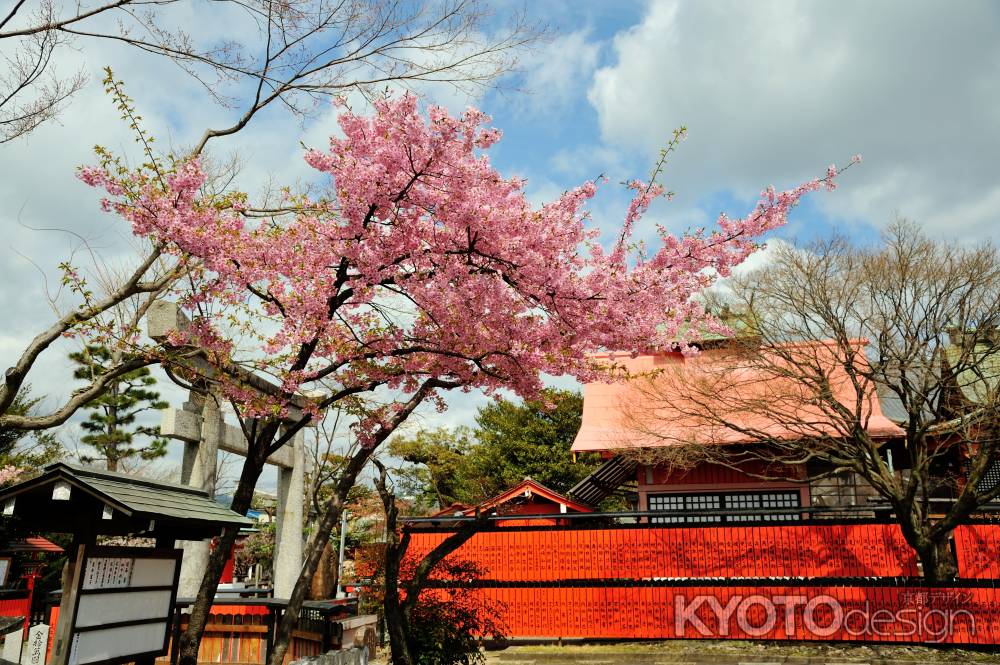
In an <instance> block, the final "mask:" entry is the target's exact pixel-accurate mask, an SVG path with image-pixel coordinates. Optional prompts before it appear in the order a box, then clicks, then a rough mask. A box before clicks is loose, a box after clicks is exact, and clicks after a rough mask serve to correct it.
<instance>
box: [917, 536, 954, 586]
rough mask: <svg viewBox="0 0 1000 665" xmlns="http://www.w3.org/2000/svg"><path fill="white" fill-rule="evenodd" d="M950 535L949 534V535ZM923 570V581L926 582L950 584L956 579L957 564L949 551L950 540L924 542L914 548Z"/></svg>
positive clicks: (946, 538)
mask: <svg viewBox="0 0 1000 665" xmlns="http://www.w3.org/2000/svg"><path fill="white" fill-rule="evenodd" d="M949 535H950V534H949ZM914 549H916V551H917V556H918V557H919V558H920V563H921V565H922V566H923V569H924V579H925V580H927V581H928V582H950V581H951V580H954V579H955V578H956V577H958V562H957V561H956V560H955V553H954V552H953V551H952V549H951V539H950V538H948V537H945V538H944V539H943V540H941V541H937V542H935V541H924V544H922V545H921V546H920V547H919V548H914Z"/></svg>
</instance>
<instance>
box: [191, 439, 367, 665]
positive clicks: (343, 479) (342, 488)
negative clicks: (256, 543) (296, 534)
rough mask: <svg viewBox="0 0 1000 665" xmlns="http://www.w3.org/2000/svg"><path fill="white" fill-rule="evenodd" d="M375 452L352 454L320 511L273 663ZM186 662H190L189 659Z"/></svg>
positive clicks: (276, 639)
mask: <svg viewBox="0 0 1000 665" xmlns="http://www.w3.org/2000/svg"><path fill="white" fill-rule="evenodd" d="M374 452H375V449H374V448H362V449H360V450H359V451H358V452H356V453H355V454H354V456H353V457H351V460H350V462H349V463H348V464H347V467H346V468H345V469H344V472H343V474H342V475H341V476H340V478H339V479H338V481H337V490H336V491H335V492H334V493H333V496H331V497H330V500H329V501H328V502H327V504H326V508H325V510H324V511H323V513H322V514H321V515H320V519H319V523H318V524H317V525H316V530H315V531H313V534H312V537H311V538H310V539H309V543H308V544H307V545H306V556H305V561H304V562H303V564H302V571H301V572H300V573H299V578H298V579H297V580H296V581H295V587H294V588H293V589H292V595H291V597H290V598H289V599H288V606H287V607H286V608H285V612H284V614H283V615H282V617H281V623H280V624H279V625H278V630H277V631H276V632H275V635H274V645H273V647H272V650H271V660H270V661H269V663H270V665H281V663H282V662H284V659H285V652H286V651H287V650H288V642H289V638H290V637H291V634H292V629H293V628H294V627H295V624H296V623H297V622H298V620H299V612H300V611H301V610H302V603H303V602H304V601H305V599H306V592H307V591H308V590H309V587H310V586H311V581H312V578H313V575H315V574H316V569H317V568H318V567H319V562H320V559H322V557H323V550H324V549H325V548H326V546H327V544H328V543H329V542H330V534H332V533H333V531H334V529H336V528H337V523H338V522H339V521H340V515H341V513H342V512H343V510H344V503H345V502H346V501H347V494H348V492H350V491H351V488H352V487H354V483H355V481H356V480H357V478H358V474H359V473H361V469H362V468H364V465H365V463H366V462H367V461H368V458H369V457H371V456H372V454H373V453H374ZM184 665H187V664H186V663H185V664H184Z"/></svg>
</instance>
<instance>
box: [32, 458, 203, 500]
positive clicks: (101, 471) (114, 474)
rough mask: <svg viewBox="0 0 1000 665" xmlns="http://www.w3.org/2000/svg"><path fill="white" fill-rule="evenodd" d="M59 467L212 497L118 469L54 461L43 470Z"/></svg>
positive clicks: (98, 476)
mask: <svg viewBox="0 0 1000 665" xmlns="http://www.w3.org/2000/svg"><path fill="white" fill-rule="evenodd" d="M59 467H65V468H67V469H69V470H70V471H71V472H72V473H73V474H75V475H78V476H84V477H86V476H90V477H92V478H103V479H105V480H112V481H116V480H118V481H125V482H127V483H129V484H132V485H145V486H146V487H152V488H155V489H170V490H173V491H175V492H186V493H188V494H194V495H196V496H204V497H206V498H212V497H209V496H208V492H206V491H205V490H202V489H198V488H197V487H192V486H191V485H184V484H183V483H174V482H170V481H168V480H153V479H152V478H145V477H143V476H131V475H129V474H127V473H120V472H118V471H108V470H105V469H95V468H93V467H86V466H80V465H78V464H70V463H69V462H54V463H52V464H49V465H48V466H46V467H45V469H44V470H45V472H49V471H55V470H57V469H58V468H59Z"/></svg>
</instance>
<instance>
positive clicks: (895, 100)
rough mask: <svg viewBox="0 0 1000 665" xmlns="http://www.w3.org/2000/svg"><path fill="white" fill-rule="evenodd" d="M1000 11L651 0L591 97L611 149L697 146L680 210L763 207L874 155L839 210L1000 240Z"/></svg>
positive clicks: (828, 199) (683, 172)
mask: <svg viewBox="0 0 1000 665" xmlns="http://www.w3.org/2000/svg"><path fill="white" fill-rule="evenodd" d="M998 28H1000V5H997V4H996V3H990V2H982V1H980V2H965V3H960V4H947V3H940V2H930V1H919V2H917V1H902V0H897V1H894V2H890V1H886V2H879V3H871V2H863V1H860V0H854V1H849V2H839V3H789V2H776V1H774V2H763V1H762V2H753V3H749V2H739V1H736V0H730V1H728V2H699V3H693V2H686V3H682V2H675V1H673V0H660V1H657V2H652V3H650V5H649V7H648V10H647V12H646V15H645V16H644V18H643V20H642V22H641V23H639V24H638V25H636V26H634V27H633V28H631V29H629V30H627V31H624V32H621V33H619V34H618V35H617V36H616V37H615V39H614V46H613V49H614V53H615V62H614V63H613V64H611V65H609V66H606V67H603V68H601V69H599V70H598V71H597V72H596V74H595V76H594V79H593V82H592V85H591V87H590V91H589V98H590V101H591V103H592V104H593V106H594V108H595V109H596V110H597V113H598V115H599V119H600V127H601V132H602V137H603V140H604V141H605V142H606V143H607V144H609V145H615V146H619V147H621V148H624V149H638V150H640V151H644V152H645V153H647V154H650V155H652V154H653V153H654V152H655V150H656V149H657V148H658V147H659V146H660V144H661V142H662V140H663V138H664V137H666V136H668V134H669V131H670V130H671V129H672V128H674V127H676V126H679V125H681V124H685V125H687V126H688V127H689V128H690V138H689V140H688V142H687V144H685V145H684V146H683V147H682V148H681V151H680V153H679V154H678V156H677V162H676V163H677V165H678V169H677V170H675V171H674V172H673V178H672V179H671V182H670V185H671V187H672V188H673V189H676V190H677V191H678V194H679V203H681V204H682V205H683V204H684V203H685V202H691V201H694V200H697V198H698V197H700V196H704V195H706V194H707V193H710V192H712V191H715V190H717V189H719V188H723V187H725V188H734V189H735V190H736V192H737V193H738V194H740V195H741V196H753V195H755V194H756V192H758V191H759V190H760V188H761V187H762V186H764V185H767V184H769V183H772V182H773V183H774V184H776V185H778V186H790V185H793V184H795V183H797V182H798V181H801V180H803V179H806V178H811V177H815V176H817V175H819V174H821V173H822V172H823V170H824V167H825V165H826V164H828V163H829V162H831V161H840V162H841V163H843V162H844V161H846V160H847V158H848V157H849V156H850V155H851V154H853V153H856V152H859V153H863V154H864V156H865V163H864V164H863V166H862V168H860V169H857V170H856V171H852V172H850V173H849V174H845V176H844V178H843V180H842V186H841V189H840V190H838V192H837V193H836V194H833V195H824V196H821V197H818V198H817V201H818V202H819V205H821V206H822V207H823V208H824V209H825V210H826V211H827V212H830V213H833V214H835V215H838V216H843V217H846V218H863V219H865V220H866V221H869V222H871V223H874V224H882V223H885V222H886V221H888V220H890V219H891V217H892V214H893V213H894V212H896V211H898V212H900V213H901V214H903V215H905V216H907V217H910V218H912V219H914V220H915V221H918V222H920V223H922V224H924V225H925V226H926V227H927V228H928V229H929V230H931V231H932V232H935V233H939V234H942V235H960V234H963V235H966V236H969V235H976V236H978V237H985V236H989V235H995V234H996V229H997V227H998V225H1000V224H998V220H997V213H996V210H997V207H996V205H995V203H996V202H997V201H998V200H1000V182H998V181H997V178H996V173H997V169H996V167H995V165H994V159H995V155H996V154H997V152H998V151H1000V123H998V122H997V118H998V115H997V109H998V108H1000V77H997V71H998V70H1000V41H998V40H997V39H996V35H997V30H998Z"/></svg>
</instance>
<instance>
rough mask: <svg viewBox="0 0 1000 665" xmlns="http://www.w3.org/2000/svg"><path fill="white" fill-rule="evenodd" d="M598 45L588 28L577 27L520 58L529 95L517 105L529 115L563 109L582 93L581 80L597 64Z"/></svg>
mask: <svg viewBox="0 0 1000 665" xmlns="http://www.w3.org/2000/svg"><path fill="white" fill-rule="evenodd" d="M600 48H601V45H600V43H599V42H597V41H595V40H594V39H593V35H592V34H591V31H590V30H589V29H588V30H578V31H576V32H570V33H567V34H565V35H561V36H559V37H556V38H555V39H553V40H552V41H550V42H548V43H547V44H546V45H545V46H544V47H543V48H540V49H538V50H537V51H535V52H533V53H532V54H531V55H530V56H528V57H526V58H524V59H522V62H521V67H522V71H523V74H522V81H523V86H524V89H525V92H527V93H528V94H526V95H524V96H522V97H520V98H518V100H517V101H518V107H519V108H520V110H521V111H522V112H525V113H528V114H546V113H554V112H556V111H563V110H565V108H566V107H567V106H568V105H569V104H571V103H573V102H574V101H576V99H577V98H578V97H579V96H580V94H581V89H580V82H581V81H586V80H588V79H589V78H590V76H591V74H592V72H593V71H594V69H595V67H596V66H597V58H598V55H599V54H600Z"/></svg>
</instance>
